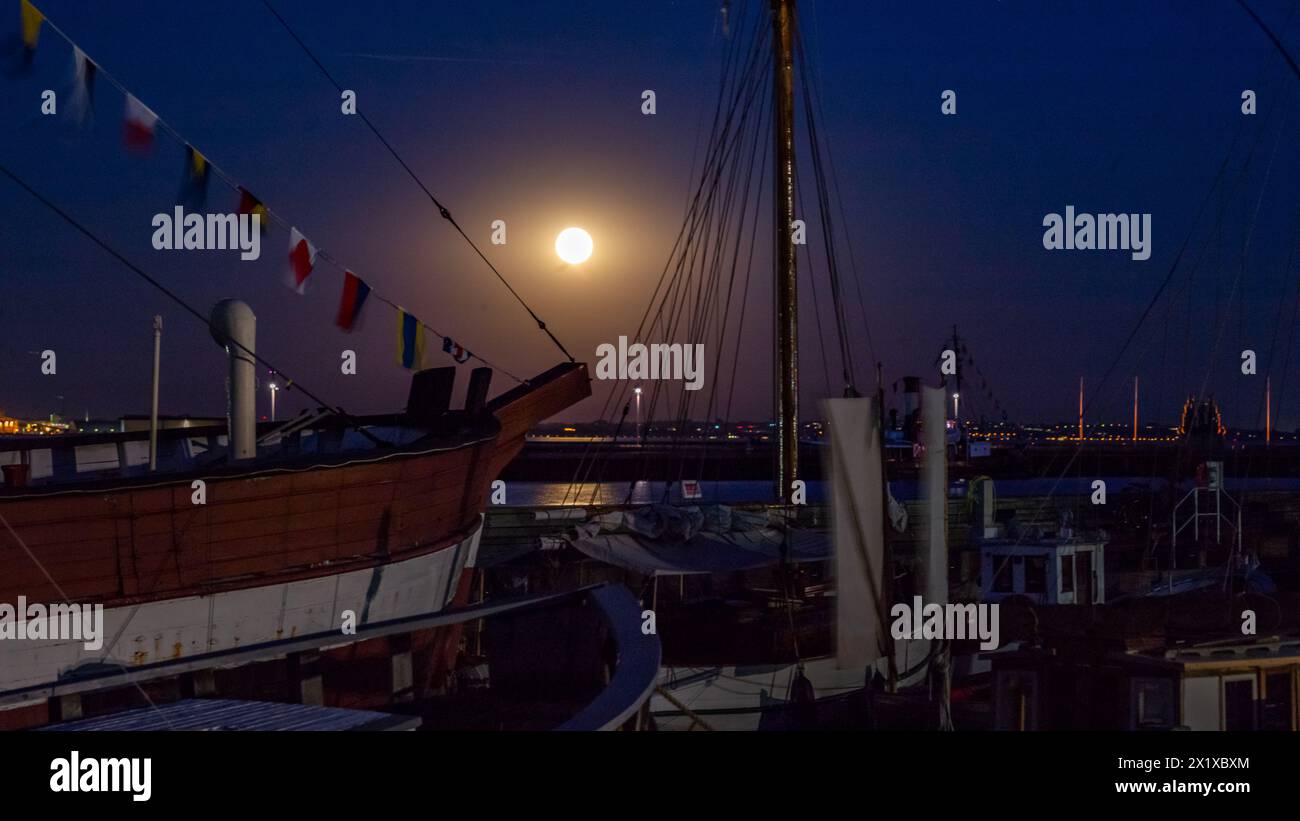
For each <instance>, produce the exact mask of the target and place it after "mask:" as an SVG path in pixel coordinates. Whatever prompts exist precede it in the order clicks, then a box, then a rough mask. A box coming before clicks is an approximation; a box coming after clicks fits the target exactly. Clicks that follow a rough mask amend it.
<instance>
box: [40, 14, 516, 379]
mask: <svg viewBox="0 0 1300 821" xmlns="http://www.w3.org/2000/svg"><path fill="white" fill-rule="evenodd" d="M42 22H43V25H45V26H47V27H48V28H49V29H50V30H51V31H52V32H54V33H55V34H56V35H58V36H59V37H60V38H62V39H63V41H64V42H65V43H67V44H68V45H69V46H71V47H72V48H73V49H75V50H77V51H80V52H81V53H82V55H83V56H85V58H86V60H87V61H88V62H89V63H91V64H92V65H94V67H95V76H96V77H102V78H104V80H105V81H107V82H108V84H109V85H111V86H113V88H115V89H117V91H118V92H119V93H120V94H122V96H124V97H129V98H134V99H136V100H139V98H138V97H136V96H135V95H134V94H133V93H132V92H131V91H130V90H129V89H128V88H127V87H126V85H125V84H124V83H123V82H122V81H120V80H119V79H117V77H115V76H114V75H113V73H112V72H110V71H108V70H107V69H106V68H104V66H103V65H101V64H100V63H99V62H98V61H96V60H94V59H92V58H91V57H90V56H89V55H87V54H86V53H85V52H84V51H82V49H81V47H80V46H79V45H77V43H76V42H75V41H74V40H73V39H72V38H71V37H70V36H68V34H67V33H66V32H64V31H63V29H61V28H59V27H58V25H56V24H55V23H54V21H52V20H50V19H49V17H43V18H42ZM142 104H143V103H142ZM150 112H151V113H153V114H154V116H155V117H157V120H156V123H155V125H156V127H157V128H158V129H160V130H161V131H162V132H163V133H165V134H167V135H168V136H169V137H171V138H172V139H173V140H174V141H175V142H177V143H179V144H180V145H182V146H184V147H186V148H188V149H190V150H193V151H195V152H198V149H197V148H195V147H194V143H192V142H190V141H189V140H187V139H185V137H184V136H183V135H182V134H181V133H180V132H179V131H177V130H176V129H175V127H173V126H172V124H171V123H169V122H167V121H166V120H165V119H163V118H162V117H159V116H158V115H157V112H154V111H153V110H152V109H150ZM201 156H202V157H203V159H204V161H205V162H206V164H207V168H208V169H209V170H210V171H211V172H212V173H213V174H215V175H216V176H217V177H219V178H220V179H221V181H222V182H224V183H225V184H226V185H227V186H228V187H230V188H231V189H233V190H235V191H237V192H238V191H245V192H246V191H247V189H245V188H244V187H243V186H242V185H240V183H239V182H238V181H237V180H236V179H235V178H234V177H232V176H231V175H230V174H229V173H228V172H227V171H226V170H225V169H224V168H223V167H222V166H220V165H218V164H217V163H216V162H214V161H213V160H212V158H211V157H209V156H208V155H207V154H201ZM261 205H262V207H263V209H265V211H266V217H267V221H268V222H270V223H274V224H275V225H276V226H278V227H279V228H281V229H284V230H289V229H291V228H292V227H293V226H292V225H291V224H290V223H289V221H288V220H286V219H285V218H284V217H282V216H281V215H280V214H279V213H277V212H276V211H274V210H272V209H271V208H270V206H268V205H267V204H266V203H264V202H263V203H261ZM315 250H316V258H317V259H320V260H323V261H324V262H326V263H328V264H330V265H332V266H334V267H335V268H337V269H338V270H339V271H345V272H346V271H349V270H350V269H349V268H348V266H346V265H344V264H343V263H342V262H341V261H339V260H338V258H336V257H335V256H334V255H333V254H331V253H330V252H329V251H328V250H326V249H325V248H322V247H319V246H316V249H315ZM368 298H369V299H375V300H378V301H379V302H382V303H384V304H385V305H388V306H390V307H392V308H394V309H396V310H399V311H405V310H406V309H405V308H403V307H401V306H400V305H398V304H397V303H396V302H393V301H392V300H390V299H388V298H387V297H385V296H384V295H383V294H381V293H379V292H377V291H375V290H374V289H373V288H372V289H371V290H370V292H369V297H368ZM419 322H420V324H421V325H423V326H424V327H425V328H427V329H428V330H430V331H432V332H433V333H434V335H436V336H438V337H440V338H442V339H444V340H445V339H447V338H448V337H447V336H446V335H444V334H442V333H440V332H439V331H438V329H437V328H434V327H433V326H432V325H430V324H428V323H427V322H424V321H423V320H419ZM469 355H470V357H471V358H473V359H477V360H478V361H480V362H482V363H483V364H484V365H487V366H488V367H490V368H492V369H493V370H495V371H497V372H499V373H501V374H504V375H505V376H508V377H509V378H511V379H513V380H515V381H516V382H518V383H519V384H521V385H524V384H527V381H526V380H524V379H521V378H519V377H518V376H516V375H514V374H513V373H511V372H510V371H507V370H506V369H505V368H501V367H499V366H497V365H494V364H492V363H491V362H489V361H488V360H486V359H484V358H483V357H482V356H480V355H478V354H476V353H474V352H472V351H470V352H469Z"/></svg>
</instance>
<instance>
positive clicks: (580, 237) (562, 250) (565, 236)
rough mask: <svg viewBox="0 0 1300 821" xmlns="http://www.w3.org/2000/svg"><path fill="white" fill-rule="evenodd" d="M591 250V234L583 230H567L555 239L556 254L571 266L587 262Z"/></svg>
mask: <svg viewBox="0 0 1300 821" xmlns="http://www.w3.org/2000/svg"><path fill="white" fill-rule="evenodd" d="M591 248H592V244H591V234H588V233H587V232H586V231H584V230H582V229H581V228H565V229H564V230H563V231H561V232H560V235H559V236H557V237H556V238H555V253H556V254H557V255H559V257H560V259H562V260H564V261H565V262H567V263H569V264H570V265H578V264H580V263H583V262H586V261H587V260H588V259H589V258H590V257H591Z"/></svg>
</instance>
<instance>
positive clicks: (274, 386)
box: [271, 382, 280, 422]
mask: <svg viewBox="0 0 1300 821" xmlns="http://www.w3.org/2000/svg"><path fill="white" fill-rule="evenodd" d="M279 390H280V386H279V385H277V384H275V383H274V382H272V383H271V421H272V422H274V421H275V395H276V393H278V392H279Z"/></svg>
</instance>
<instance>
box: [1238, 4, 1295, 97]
mask: <svg viewBox="0 0 1300 821" xmlns="http://www.w3.org/2000/svg"><path fill="white" fill-rule="evenodd" d="M1237 5H1239V6H1241V7H1242V8H1243V9H1245V10H1246V13H1247V14H1249V15H1250V18H1251V19H1252V20H1254V21H1255V25H1257V26H1259V27H1260V29H1261V30H1262V31H1263V32H1264V34H1266V35H1268V39H1269V40H1272V41H1273V47H1274V48H1276V49H1277V52H1278V54H1281V55H1282V59H1284V60H1286V64H1287V65H1288V66H1290V67H1291V73H1292V74H1294V75H1295V76H1296V79H1300V65H1296V61H1295V58H1293V57H1292V56H1291V53H1290V52H1289V51H1287V50H1286V46H1284V45H1282V41H1281V40H1279V39H1277V35H1276V34H1274V33H1273V30H1272V29H1270V28H1269V27H1268V25H1267V24H1266V23H1265V22H1264V21H1263V20H1261V19H1259V15H1258V14H1256V13H1255V12H1254V10H1253V9H1251V7H1250V6H1248V5H1246V0H1237ZM1288 17H1289V16H1288Z"/></svg>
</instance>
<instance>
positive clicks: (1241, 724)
mask: <svg viewBox="0 0 1300 821" xmlns="http://www.w3.org/2000/svg"><path fill="white" fill-rule="evenodd" d="M1223 729H1225V730H1253V729H1255V677H1254V676H1234V677H1233V678H1225V679H1224V680H1223Z"/></svg>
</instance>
